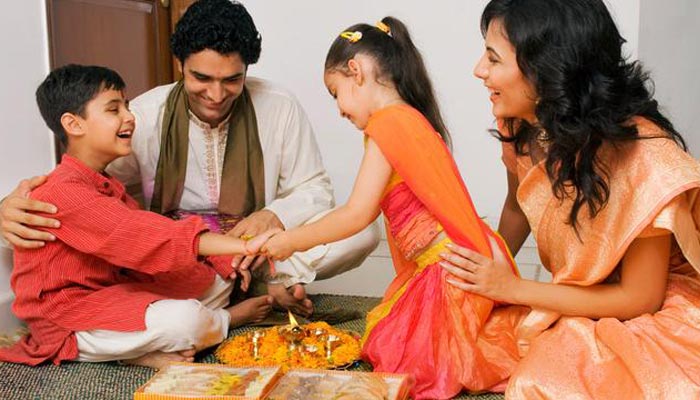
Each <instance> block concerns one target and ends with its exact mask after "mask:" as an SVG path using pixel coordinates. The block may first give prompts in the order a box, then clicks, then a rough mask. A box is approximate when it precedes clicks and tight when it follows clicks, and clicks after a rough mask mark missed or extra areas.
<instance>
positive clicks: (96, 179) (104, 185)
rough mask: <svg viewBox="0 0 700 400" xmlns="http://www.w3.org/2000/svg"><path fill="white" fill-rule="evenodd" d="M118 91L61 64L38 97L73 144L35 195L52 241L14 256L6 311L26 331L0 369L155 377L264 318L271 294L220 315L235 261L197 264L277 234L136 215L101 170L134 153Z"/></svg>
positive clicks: (102, 74) (129, 119)
mask: <svg viewBox="0 0 700 400" xmlns="http://www.w3.org/2000/svg"><path fill="white" fill-rule="evenodd" d="M124 86H125V85H124V82H123V80H122V79H121V77H120V76H119V75H118V74H117V73H116V72H114V71H112V70H109V69H107V68H103V67H97V66H80V65H68V66H65V67H61V68H58V69H56V70H54V71H53V72H51V73H50V74H49V76H48V77H47V78H46V79H45V80H44V82H43V83H42V84H41V85H40V86H39V88H38V89H37V92H36V97H37V103H38V105H39V110H40V111H41V115H42V117H43V118H44V120H45V121H46V124H47V125H48V126H49V128H51V130H52V131H53V132H54V133H55V134H56V135H58V137H59V138H60V139H61V140H62V141H63V142H64V143H66V144H67V146H68V147H67V151H66V154H65V155H64V156H63V158H62V160H61V163H60V164H59V165H58V166H57V167H56V168H55V169H54V171H53V172H52V173H51V174H50V175H49V178H48V180H47V182H46V184H45V185H42V186H41V187H39V188H37V189H36V190H35V191H34V192H32V194H31V197H32V198H34V199H38V200H42V201H49V202H51V203H53V204H56V205H57V206H58V209H59V210H60V211H59V214H61V226H60V227H58V228H47V229H46V230H47V231H48V232H50V233H51V234H53V235H55V236H56V238H57V240H56V241H55V242H50V243H46V245H45V246H42V247H40V248H38V249H21V248H16V249H15V257H14V269H13V273H12V278H11V284H12V289H13V290H14V292H15V295H16V299H15V302H14V304H13V311H14V312H15V314H16V315H17V317H19V318H21V319H23V320H24V321H25V322H26V323H27V325H28V327H29V330H30V333H29V334H28V335H27V336H26V337H24V338H23V339H22V340H21V341H20V342H19V343H17V344H16V345H15V346H13V347H10V348H7V349H0V360H4V361H10V362H20V363H25V364H29V365H37V364H39V363H42V362H44V361H49V360H50V361H52V362H53V363H55V364H59V363H60V362H61V361H64V360H79V361H91V362H99V361H110V360H122V361H125V362H127V363H131V364H137V365H144V366H150V367H154V368H159V367H161V366H163V365H164V364H166V363H167V362H168V361H191V360H192V359H193V356H194V353H195V351H196V350H199V349H202V348H205V347H208V346H211V345H214V344H217V343H219V342H221V341H222V340H223V339H224V338H225V337H226V336H227V333H228V328H229V326H232V325H240V324H244V323H246V322H250V321H255V320H259V319H262V318H264V317H265V316H266V315H267V313H268V312H269V310H270V307H271V303H272V299H271V298H270V297H269V296H260V297H255V298H252V299H249V300H246V301H244V302H242V303H240V304H237V305H235V306H233V307H230V308H224V307H226V306H227V303H228V298H229V295H230V292H231V289H232V285H231V281H230V279H229V278H235V276H236V273H235V272H234V271H233V269H232V267H231V258H230V257H211V258H207V259H200V258H198V256H208V255H223V254H255V253H256V252H257V250H258V248H259V247H260V245H261V244H262V242H264V241H265V240H266V238H267V237H269V235H270V234H272V233H273V232H272V231H270V232H266V233H265V234H262V235H260V236H258V237H257V238H256V239H254V240H252V241H250V242H248V243H246V242H244V241H242V240H240V239H236V238H232V237H227V236H223V235H217V234H214V233H210V232H206V231H207V228H206V225H205V224H204V222H203V221H202V220H201V219H200V218H188V219H185V220H182V221H172V220H169V219H168V218H165V217H163V216H160V215H158V214H156V213H152V212H147V211H142V210H138V204H137V203H136V201H135V200H134V199H132V198H131V197H129V196H128V195H127V194H126V193H125V190H124V186H123V185H122V184H121V183H120V182H119V181H118V180H116V179H114V178H112V177H110V176H109V175H107V174H106V173H105V172H104V169H105V168H106V167H107V165H108V164H109V163H110V162H111V161H112V160H114V159H116V158H118V157H122V156H125V155H128V154H130V152H131V136H132V134H133V132H134V116H133V115H132V114H131V112H129V110H128V104H127V101H126V100H125V99H124V93H123V89H124ZM201 260H204V261H201ZM248 280H249V276H244V282H243V284H242V286H244V287H246V286H247V283H248ZM195 299H196V300H195Z"/></svg>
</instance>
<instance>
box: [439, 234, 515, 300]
mask: <svg viewBox="0 0 700 400" xmlns="http://www.w3.org/2000/svg"><path fill="white" fill-rule="evenodd" d="M489 241H490V243H491V249H492V251H493V260H492V259H490V258H488V257H486V256H483V255H481V254H479V253H477V252H475V251H473V250H469V249H467V248H464V247H461V246H458V245H456V244H450V245H448V248H449V249H450V253H443V254H441V257H442V258H443V259H444V260H445V261H442V262H440V265H441V266H442V268H444V269H445V270H447V271H448V272H449V273H450V274H451V276H448V278H447V282H449V283H450V284H451V285H453V286H455V287H457V288H460V289H462V290H465V291H467V292H471V293H476V294H479V295H482V296H484V297H488V298H490V299H492V300H496V301H501V302H506V303H515V301H514V294H515V293H516V292H517V290H518V285H519V283H520V278H519V277H518V276H516V275H515V274H513V271H512V270H511V268H510V264H509V263H508V259H507V257H506V255H505V254H504V253H503V251H502V250H501V248H500V247H499V246H498V243H497V242H496V240H495V239H494V238H489Z"/></svg>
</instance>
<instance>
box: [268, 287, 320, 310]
mask: <svg viewBox="0 0 700 400" xmlns="http://www.w3.org/2000/svg"><path fill="white" fill-rule="evenodd" d="M267 292H268V293H269V294H270V295H271V296H272V297H273V298H274V299H275V303H274V304H275V305H276V306H279V307H282V308H284V309H286V310H289V311H291V312H293V313H295V314H299V315H301V316H304V317H308V316H310V315H311V314H312V313H313V312H314V305H313V303H311V300H309V298H308V297H306V290H305V289H304V287H303V286H302V285H300V284H296V285H293V286H290V287H289V288H285V287H284V285H282V284H268V285H267Z"/></svg>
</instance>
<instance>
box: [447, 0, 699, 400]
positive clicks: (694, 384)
mask: <svg viewBox="0 0 700 400" xmlns="http://www.w3.org/2000/svg"><path fill="white" fill-rule="evenodd" d="M481 27H482V32H483V33H484V35H485V41H486V43H485V44H486V51H485V53H484V56H483V57H482V58H481V60H479V63H478V64H477V66H476V68H475V70H474V73H475V75H476V76H477V77H478V78H480V79H482V80H483V81H484V84H485V85H486V87H487V88H488V89H489V92H490V93H491V101H492V103H493V114H494V116H495V117H496V118H497V119H499V120H502V121H503V122H502V123H501V125H500V127H499V131H500V134H501V136H500V138H501V140H502V141H503V150H504V156H503V159H504V162H505V164H506V167H507V169H508V188H509V190H508V197H507V199H506V203H505V205H504V208H503V213H502V217H501V223H500V227H501V232H502V233H503V236H504V238H505V239H506V241H507V242H508V244H509V246H510V248H511V249H512V250H513V251H514V252H517V250H518V249H519V248H520V246H521V244H522V243H523V241H524V240H525V238H526V236H527V235H528V233H529V232H530V231H532V232H533V234H534V237H535V239H536V241H537V247H538V249H539V252H540V256H541V259H542V263H543V265H544V266H545V268H547V269H548V270H550V271H551V272H552V275H553V280H552V283H541V282H533V281H526V280H523V279H520V278H518V277H517V276H515V275H513V274H512V273H510V271H509V265H508V264H505V263H503V262H500V261H498V259H495V260H490V259H488V258H487V257H483V256H481V255H479V254H476V253H474V252H473V251H471V250H468V249H462V248H459V247H455V251H456V253H455V254H453V255H452V256H449V257H448V259H449V260H450V261H451V262H452V263H453V265H452V266H448V267H446V268H447V269H448V270H449V271H450V272H452V273H453V274H454V275H456V276H458V277H461V278H462V279H464V281H465V282H456V283H455V286H456V287H459V288H461V289H464V290H466V291H468V292H469V293H475V294H476V293H478V294H481V295H484V296H487V297H489V298H493V299H496V300H500V301H505V302H509V303H516V304H521V305H524V306H527V307H531V311H530V312H529V313H528V314H527V315H526V317H525V318H517V317H518V315H517V314H516V313H514V312H511V311H510V310H508V309H506V310H502V312H500V313H499V314H494V315H492V316H491V318H489V320H488V321H487V323H486V325H485V327H484V329H483V331H482V336H484V337H485V336H488V335H490V334H497V333H498V332H502V334H503V335H506V334H508V335H511V336H512V337H513V338H514V339H516V340H517V343H518V344H519V345H520V354H519V355H518V356H517V357H516V359H515V360H514V361H516V360H518V359H519V358H520V357H521V356H524V358H522V360H520V361H519V365H518V367H517V368H516V369H514V370H513V371H512V374H513V375H512V377H511V378H510V382H509V384H508V388H507V391H506V397H507V398H512V399H532V398H539V399H544V398H546V399H563V398H581V397H586V398H596V399H621V398H625V399H627V398H629V399H697V398H700V373H699V371H700V318H699V316H700V278H699V277H698V271H699V270H700V240H699V236H698V230H699V227H700V200H699V199H700V198H699V197H698V194H700V191H699V190H700V165H699V164H698V162H697V161H696V160H694V159H693V158H692V157H691V156H690V155H689V154H688V153H687V152H685V145H684V142H683V139H682V138H681V136H680V135H679V134H678V133H677V132H676V131H675V129H674V128H673V125H672V124H671V122H670V121H669V120H668V119H667V118H665V117H664V116H663V115H662V114H661V113H660V112H659V109H658V106H657V103H656V101H655V100H654V99H653V97H652V94H651V93H650V92H649V90H648V89H647V87H648V86H647V83H648V76H647V75H646V74H645V73H644V72H643V71H642V70H641V68H640V66H639V65H638V64H637V63H630V62H628V61H626V60H625V59H624V58H623V56H622V44H623V43H624V39H623V38H622V37H621V36H620V34H619V32H618V30H617V27H616V26H615V23H614V21H613V19H612V18H611V16H610V13H609V12H608V10H607V9H606V6H605V4H604V3H603V2H602V1H601V0H577V1H571V0H521V1H517V2H515V1H509V0H493V1H491V2H490V3H489V4H488V5H487V7H486V9H485V10H484V12H483V15H482V19H481ZM516 193H517V196H516ZM499 251H500V250H499V249H495V251H494V253H495V254H494V257H497V256H498V254H497V253H498V252H499ZM508 318H510V319H511V320H515V321H516V322H517V329H513V330H510V331H509V332H508V331H507V329H505V328H508V326H504V325H503V324H501V322H502V321H503V320H507V319H508Z"/></svg>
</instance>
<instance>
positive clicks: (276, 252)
mask: <svg viewBox="0 0 700 400" xmlns="http://www.w3.org/2000/svg"><path fill="white" fill-rule="evenodd" d="M391 172H392V168H391V165H390V164H389V162H388V161H387V160H386V158H385V157H384V155H383V154H382V152H381V151H380V150H379V147H378V146H377V144H376V143H374V141H373V140H372V139H368V141H367V147H366V149H365V154H364V157H363V158H362V164H361V165H360V171H359V172H358V174H357V178H356V179H355V186H354V187H353V189H352V193H351V194H350V198H349V199H348V202H347V203H345V204H344V205H342V206H340V207H338V208H336V209H335V210H333V211H331V212H330V213H329V214H327V215H326V216H324V217H323V218H321V219H320V220H318V221H316V222H314V223H312V224H308V225H303V226H300V227H298V228H295V229H292V230H289V231H285V232H281V233H278V234H277V235H274V236H273V237H272V238H270V240H268V242H267V243H266V244H265V245H264V246H263V248H262V251H263V252H265V253H267V254H268V255H270V256H272V257H273V258H274V259H277V260H283V259H286V258H288V257H289V256H290V255H291V254H292V253H294V252H295V251H304V250H307V249H310V248H312V247H314V246H317V245H319V244H323V243H330V242H335V241H338V240H341V239H344V238H347V237H350V236H352V235H354V234H355V233H357V232H359V231H361V230H362V229H363V228H365V227H367V226H368V225H369V224H371V223H372V222H373V221H374V220H375V219H376V218H377V216H378V215H379V212H380V208H379V204H380V202H381V199H382V194H383V193H384V190H385V189H386V185H387V183H388V182H389V179H390V178H391Z"/></svg>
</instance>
